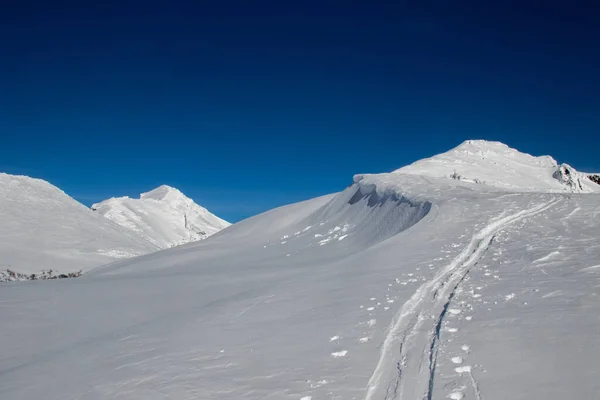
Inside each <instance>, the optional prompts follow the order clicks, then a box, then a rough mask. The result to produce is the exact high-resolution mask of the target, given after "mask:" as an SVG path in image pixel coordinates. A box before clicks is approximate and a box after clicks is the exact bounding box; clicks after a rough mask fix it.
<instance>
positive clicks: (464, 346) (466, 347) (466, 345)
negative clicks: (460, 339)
mask: <svg viewBox="0 0 600 400" xmlns="http://www.w3.org/2000/svg"><path fill="white" fill-rule="evenodd" d="M461 350H462V351H465V352H468V351H469V350H471V346H469V345H468V344H463V345H462V347H461Z"/></svg>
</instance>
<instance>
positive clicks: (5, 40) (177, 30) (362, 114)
mask: <svg viewBox="0 0 600 400" xmlns="http://www.w3.org/2000/svg"><path fill="white" fill-rule="evenodd" d="M593 4H594V2H585V3H584V2H578V1H574V2H573V1H571V2H564V1H563V2H560V3H558V2H557V3H553V2H552V1H539V2H529V1H505V0H503V1H481V0H474V1H460V0H438V1H436V0H433V1H401V0H398V1H389V0H387V1H381V2H380V1H351V0H343V1H326V0H319V1H310V0H308V1H307V0H302V1H294V2H288V1H283V0H278V1H261V0H253V1H240V2H233V1H226V0H223V1H211V2H202V1H189V2H179V1H168V2H167V1H160V2H155V1H149V0H146V1H127V0H122V1H118V2H111V1H104V2H103V1H96V2H88V1H73V2H61V1H52V2H40V3H34V2H28V1H26V0H18V1H14V2H12V3H11V2H10V1H9V2H8V3H7V2H6V1H5V2H3V3H2V10H1V11H0V43H1V46H0V52H1V53H0V139H1V141H0V171H5V172H9V173H19V174H26V175H30V176H34V177H40V178H43V179H46V180H49V181H50V182H52V183H53V184H55V185H57V186H59V187H60V188H62V189H63V190H65V191H66V192H67V193H69V194H70V195H72V196H73V197H75V198H76V199H78V200H80V201H82V202H84V203H85V204H88V205H89V204H91V203H93V202H95V201H99V200H102V199H104V198H107V197H111V196H122V195H130V196H136V195H137V194H139V193H140V192H142V191H146V190H149V189H152V188H153V187H155V186H158V185H160V184H162V183H166V184H169V185H172V186H176V187H178V188H180V189H181V190H182V191H183V192H184V193H186V194H188V195H189V196H190V197H192V198H194V199H195V200H196V201H198V202H199V203H201V204H203V205H205V206H206V207H208V208H209V209H210V210H212V211H213V212H215V213H217V214H218V215H220V216H222V217H224V218H226V219H229V220H232V221H235V220H238V219H240V218H243V217H247V216H249V215H252V214H255V213H258V212H260V211H264V210H266V209H269V208H272V207H274V206H278V205H282V204H286V203H290V202H293V201H298V200H303V199H307V198H310V197H314V196H316V195H320V194H325V193H330V192H334V191H338V190H341V189H342V188H344V187H345V186H346V185H347V184H348V183H349V182H350V181H351V179H352V175H353V174H355V173H363V172H385V171H390V170H393V169H396V168H398V167H400V166H403V165H405V164H407V163H410V162H412V161H414V160H416V159H420V158H423V157H426V156H431V155H433V154H436V153H439V152H442V151H445V150H448V149H450V148H451V147H454V146H456V145H458V144H459V143H460V142H462V141H463V140H465V139H470V138H484V139H491V140H500V141H503V142H505V143H507V144H509V145H511V146H512V147H516V148H518V149H519V150H522V151H526V152H529V153H532V154H535V155H542V154H550V155H552V156H554V157H555V158H556V159H558V160H559V161H561V162H568V163H570V164H572V165H573V166H575V167H576V168H578V169H582V170H586V169H587V170H596V171H600V156H598V144H597V143H598V139H599V138H600V73H599V71H600V45H599V43H600V27H599V24H598V20H600V13H599V11H598V9H597V8H596V7H595V6H593ZM594 142H595V145H592V143H594Z"/></svg>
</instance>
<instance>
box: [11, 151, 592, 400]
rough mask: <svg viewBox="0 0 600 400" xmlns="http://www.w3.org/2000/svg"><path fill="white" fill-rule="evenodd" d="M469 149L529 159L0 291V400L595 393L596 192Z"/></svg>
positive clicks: (361, 191)
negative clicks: (571, 186) (572, 187)
mask: <svg viewBox="0 0 600 400" xmlns="http://www.w3.org/2000/svg"><path fill="white" fill-rule="evenodd" d="M477 143H478V142H474V144H469V145H468V146H467V149H469V146H471V148H479V149H481V151H483V152H484V154H486V155H487V156H490V157H492V156H491V155H490V152H491V153H493V154H494V155H493V157H494V161H496V162H497V163H499V165H502V166H509V165H513V167H514V166H515V165H517V164H515V160H517V161H518V164H519V165H521V164H522V165H524V167H520V168H521V170H520V172H519V171H517V170H515V171H508V172H503V171H500V172H498V171H493V170H492V169H488V170H486V168H487V167H486V165H487V164H486V162H485V161H482V165H481V168H475V167H474V166H470V167H469V168H470V170H471V172H472V171H475V170H477V171H479V174H478V175H477V176H470V175H469V174H470V172H469V171H468V170H467V169H465V170H462V171H458V169H457V173H460V174H465V176H467V177H468V178H478V179H479V178H481V179H482V180H485V181H486V183H480V184H476V183H474V182H467V181H463V180H460V181H459V180H455V179H449V178H447V177H446V178H445V177H444V176H445V175H448V171H447V169H444V168H442V169H440V170H439V171H438V170H435V169H428V168H429V164H427V163H426V164H424V165H422V168H421V167H420V168H419V170H420V171H419V173H405V172H393V173H388V174H377V175H357V176H356V177H355V179H354V183H353V184H352V185H351V186H349V187H348V188H346V189H345V190H343V191H342V192H340V193H336V194H332V195H328V196H323V197H319V198H316V199H312V200H308V201H305V202H301V203H297V204H292V205H289V206H285V207H281V208H278V209H274V210H271V211H269V212H267V213H264V214H261V215H258V216H256V217H253V218H250V219H247V220H245V221H242V222H240V223H237V224H235V225H233V226H231V227H228V228H227V229H225V230H223V231H222V232H220V233H219V234H217V235H214V236H211V237H209V238H207V239H206V240H202V241H196V242H192V243H188V244H185V245H182V246H178V247H175V248H169V249H166V250H163V251H159V252H155V253H152V254H147V255H143V256H140V257H137V258H134V259H127V260H121V261H117V262H115V263H112V264H110V265H107V266H103V267H100V268H96V269H94V270H92V271H91V272H88V273H87V274H85V275H84V276H83V277H81V278H77V279H65V280H53V281H44V282H26V283H6V284H3V286H2V287H1V288H0V289H1V290H0V319H1V320H2V322H3V323H2V325H0V337H2V338H3V343H5V344H7V345H6V346H5V347H4V348H3V351H2V353H0V398H2V399H8V400H12V399H25V400H29V399H31V400H33V399H36V400H37V399H40V398H44V399H50V400H52V399H56V400H58V399H65V398H84V399H105V398H122V399H164V398H176V399H250V400H252V399H257V400H258V399H270V400H272V399H307V398H311V399H370V398H372V399H375V398H377V399H379V398H381V399H388V400H392V399H421V398H429V399H447V398H451V399H463V398H466V399H486V400H503V399H516V400H543V399H544V400H545V399H554V398H577V399H589V398H595V397H596V394H597V393H598V392H599V391H600V381H599V380H598V379H597V376H599V375H600V364H599V363H598V362H597V360H598V358H599V357H600V342H599V341H598V340H597V337H598V332H600V319H598V318H597V317H596V316H597V315H599V313H600V302H599V301H598V288H599V287H600V268H598V260H599V259H600V240H599V235H600V218H598V215H600V214H599V213H598V204H600V195H598V194H594V193H591V194H579V193H576V192H575V193H574V191H573V190H570V189H569V188H568V187H567V186H564V184H563V183H561V182H560V181H558V180H557V179H555V178H553V177H552V174H553V169H554V165H555V164H556V163H553V160H551V159H550V158H541V159H538V158H535V157H531V156H526V155H521V154H517V153H514V152H512V151H508V150H506V149H508V148H507V147H505V146H504V147H503V146H500V145H496V144H489V145H488V144H486V145H485V146H483V145H481V144H477ZM475 145H477V146H475ZM465 146H466V145H465ZM502 149H504V150H502ZM469 151H471V152H473V151H472V149H471V150H469ZM503 154H504V156H503V157H504V158H506V159H504V158H501V155H503ZM511 154H512V155H511ZM487 156H486V159H487ZM461 157H463V161H465V162H466V161H469V162H475V161H474V160H476V158H473V157H472V155H466V156H461ZM477 157H479V156H477ZM443 161H448V160H443ZM434 164H435V165H437V164H439V163H437V164H436V163H434ZM457 165H458V164H457ZM462 165H466V164H462ZM488 166H489V165H488ZM556 166H557V167H558V165H557V164H556ZM446 167H449V168H450V169H451V170H450V173H453V171H454V168H455V167H454V166H452V165H447V166H446ZM490 168H491V167H490ZM413 172H415V171H413ZM438 172H439V173H440V175H438ZM508 175H510V176H511V177H513V178H515V179H514V180H512V181H510V182H508V183H506V182H504V181H503V179H505V178H506V177H507V176H508ZM521 175H522V176H521ZM536 176H539V177H540V180H539V181H536V179H535V177H536ZM473 180H474V179H473ZM554 181H556V182H554ZM592 183H593V182H592ZM509 185H514V186H510V187H509ZM565 188H567V189H566V190H565ZM168 195H169V194H167V196H168ZM161 196H162V193H161V194H159V195H158V196H157V197H161ZM153 197H154V195H153ZM161 198H163V197H161ZM152 200H153V201H161V200H157V199H152ZM574 210H578V211H577V212H574ZM309 227H310V228H309ZM317 235H319V236H317ZM336 235H337V236H336ZM342 235H347V236H346V237H345V238H344V240H339V237H341V236H342ZM284 236H285V237H286V239H285V241H286V243H285V244H281V242H282V241H283V239H282V238H283V237H284ZM325 238H331V239H330V240H328V241H327V242H326V244H324V245H322V246H321V245H320V242H321V241H322V240H324V239H325ZM507 297H510V300H507ZM372 299H373V300H372ZM382 304H385V305H386V306H389V307H390V309H389V310H387V311H386V310H385V308H384V307H383V306H382Z"/></svg>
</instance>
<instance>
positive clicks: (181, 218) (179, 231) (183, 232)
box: [92, 185, 230, 249]
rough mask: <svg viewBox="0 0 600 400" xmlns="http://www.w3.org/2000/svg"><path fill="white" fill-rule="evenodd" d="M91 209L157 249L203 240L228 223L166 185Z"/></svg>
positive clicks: (115, 199) (113, 199) (102, 203)
mask: <svg viewBox="0 0 600 400" xmlns="http://www.w3.org/2000/svg"><path fill="white" fill-rule="evenodd" d="M92 209H93V210H95V211H96V212H98V213H99V214H101V215H103V216H105V217H106V218H108V219H110V220H112V221H114V222H115V223H117V224H119V225H121V226H122V227H124V228H127V229H129V230H131V231H133V232H135V233H136V234H138V235H140V236H142V237H143V238H144V239H146V240H148V241H149V242H151V243H153V244H154V245H156V246H158V247H159V248H161V249H164V248H168V247H172V246H177V245H180V244H184V243H188V242H193V241H196V240H201V239H206V238H207V237H209V236H211V235H214V234H215V233H217V232H218V231H220V230H221V229H224V228H226V227H228V226H229V225H230V224H229V222H227V221H224V220H222V219H221V218H219V217H217V216H215V215H214V214H211V213H210V212H209V211H208V210H207V209H206V208H204V207H201V206H199V205H198V204H196V203H195V202H194V201H193V200H192V199H190V198H188V197H186V196H185V195H184V194H183V193H181V192H180V191H179V190H178V189H175V188H173V187H170V186H167V185H162V186H160V187H158V188H156V189H154V190H151V191H149V192H147V193H142V194H141V195H140V198H139V199H131V198H129V197H119V198H112V199H108V200H105V201H103V202H100V203H97V204H94V205H92Z"/></svg>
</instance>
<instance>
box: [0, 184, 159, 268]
mask: <svg viewBox="0 0 600 400" xmlns="http://www.w3.org/2000/svg"><path fill="white" fill-rule="evenodd" d="M0 221H2V224H0V270H6V269H10V270H14V271H16V272H18V273H22V274H31V273H37V272H39V271H42V270H50V269H51V270H54V271H57V272H58V273H69V272H75V271H79V270H81V269H83V270H84V271H85V270H87V269H89V268H92V267H95V266H98V265H102V264H106V263H109V262H112V261H114V260H115V259H118V258H123V257H131V256H136V255H140V254H145V253H149V252H152V251H156V250H158V248H157V247H156V246H155V245H153V244H152V243H150V242H148V241H146V240H144V239H143V238H141V237H139V236H137V235H134V234H132V233H130V232H129V231H127V230H125V229H123V228H122V227H120V226H119V225H117V224H115V223H113V222H111V221H109V220H107V219H106V218H103V217H102V216H100V215H98V214H96V213H94V212H92V211H91V210H89V209H88V208H87V207H85V206H84V205H83V204H81V203H79V202H77V201H76V200H74V199H72V198H71V197H69V196H68V195H67V194H65V193H64V192H63V191H62V190H60V189H58V188H57V187H55V186H53V185H51V184H50V183H48V182H46V181H43V180H41V179H34V178H29V177H27V176H15V175H9V174H4V173H0Z"/></svg>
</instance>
